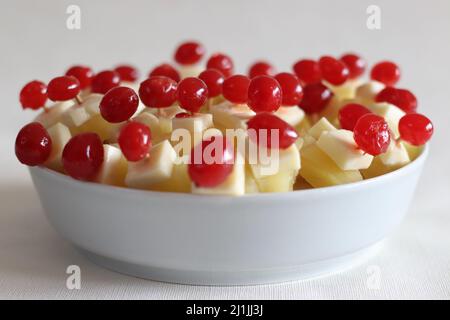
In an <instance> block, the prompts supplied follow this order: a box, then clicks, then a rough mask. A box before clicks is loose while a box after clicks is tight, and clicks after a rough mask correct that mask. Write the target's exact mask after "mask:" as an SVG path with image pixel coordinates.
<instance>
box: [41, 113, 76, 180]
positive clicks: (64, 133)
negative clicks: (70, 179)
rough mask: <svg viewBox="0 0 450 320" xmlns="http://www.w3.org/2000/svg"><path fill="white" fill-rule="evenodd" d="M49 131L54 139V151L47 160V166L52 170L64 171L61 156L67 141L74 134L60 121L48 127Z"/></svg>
mask: <svg viewBox="0 0 450 320" xmlns="http://www.w3.org/2000/svg"><path fill="white" fill-rule="evenodd" d="M47 131H48V134H49V135H50V138H51V139H52V151H51V153H50V156H49V157H48V159H47V161H46V162H45V166H47V167H48V168H50V169H52V170H55V171H59V172H63V171H64V169H63V164H62V160H61V156H62V152H63V150H64V147H65V145H66V143H67V142H69V140H70V138H71V137H72V135H71V134H70V130H69V128H67V127H66V126H65V125H63V124H62V123H59V122H58V123H56V124H54V125H53V126H51V127H50V128H48V129H47Z"/></svg>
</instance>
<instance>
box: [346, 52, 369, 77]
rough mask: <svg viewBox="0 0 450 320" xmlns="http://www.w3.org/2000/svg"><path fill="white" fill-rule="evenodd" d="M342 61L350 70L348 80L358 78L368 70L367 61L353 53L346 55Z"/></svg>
mask: <svg viewBox="0 0 450 320" xmlns="http://www.w3.org/2000/svg"><path fill="white" fill-rule="evenodd" d="M340 60H341V61H342V62H343V63H344V64H345V66H346V67H347V68H348V71H349V74H348V78H349V79H356V78H358V77H359V76H361V75H362V74H363V73H364V71H365V70H366V61H365V60H364V59H363V58H361V57H360V56H358V55H356V54H353V53H347V54H344V55H343V56H342V57H341V59H340Z"/></svg>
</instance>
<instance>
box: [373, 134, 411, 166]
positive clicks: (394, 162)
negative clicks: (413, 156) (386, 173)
mask: <svg viewBox="0 0 450 320" xmlns="http://www.w3.org/2000/svg"><path fill="white" fill-rule="evenodd" d="M379 157H380V160H381V162H382V163H383V164H384V165H385V166H403V165H405V164H407V163H408V162H410V160H409V155H408V151H407V150H406V148H405V146H404V145H403V143H401V142H398V143H397V142H396V141H394V140H391V143H390V144H389V147H388V149H387V151H386V152H385V153H383V154H380V155H379Z"/></svg>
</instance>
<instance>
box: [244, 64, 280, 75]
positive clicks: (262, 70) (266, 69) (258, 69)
mask: <svg viewBox="0 0 450 320" xmlns="http://www.w3.org/2000/svg"><path fill="white" fill-rule="evenodd" d="M274 75H275V68H274V67H273V66H272V65H271V64H270V63H268V62H266V61H258V62H255V63H254V64H252V66H251V67H250V69H249V71H248V76H249V77H250V79H253V78H254V77H257V76H274Z"/></svg>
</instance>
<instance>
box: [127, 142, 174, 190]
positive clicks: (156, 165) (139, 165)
mask: <svg viewBox="0 0 450 320" xmlns="http://www.w3.org/2000/svg"><path fill="white" fill-rule="evenodd" d="M176 157H177V155H176V152H175V150H174V149H173V147H172V145H171V144H170V143H169V141H168V140H164V141H162V142H160V143H158V144H157V145H155V146H153V147H152V148H151V150H150V153H149V156H148V157H146V158H144V159H143V160H140V161H138V162H130V163H128V173H127V176H126V178H125V184H126V185H127V186H128V187H131V188H138V189H149V188H151V186H152V185H153V184H155V183H159V182H162V181H164V180H167V179H169V178H170V177H171V176H172V170H173V166H174V162H175V159H176Z"/></svg>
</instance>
